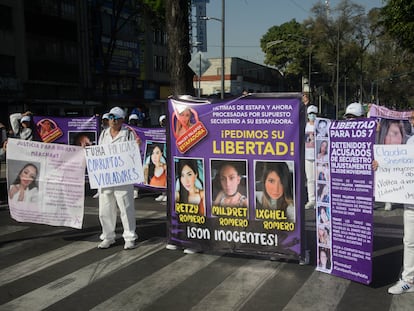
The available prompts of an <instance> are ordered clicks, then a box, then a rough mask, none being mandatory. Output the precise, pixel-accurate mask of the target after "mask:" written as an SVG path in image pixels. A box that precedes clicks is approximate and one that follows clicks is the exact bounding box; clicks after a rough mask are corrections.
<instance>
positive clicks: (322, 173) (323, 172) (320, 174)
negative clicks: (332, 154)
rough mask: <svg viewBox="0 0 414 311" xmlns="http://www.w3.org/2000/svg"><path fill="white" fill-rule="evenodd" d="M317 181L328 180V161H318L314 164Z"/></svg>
mask: <svg viewBox="0 0 414 311" xmlns="http://www.w3.org/2000/svg"><path fill="white" fill-rule="evenodd" d="M316 171H317V179H318V181H329V169H328V163H322V164H321V163H318V164H317V166H316Z"/></svg>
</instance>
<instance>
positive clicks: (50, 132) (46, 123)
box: [36, 118, 63, 143]
mask: <svg viewBox="0 0 414 311" xmlns="http://www.w3.org/2000/svg"><path fill="white" fill-rule="evenodd" d="M36 129H37V132H38V134H39V136H40V138H41V139H42V141H43V142H45V143H51V142H54V141H55V140H56V139H58V138H59V137H60V136H62V135H63V131H62V130H61V129H60V128H59V127H58V126H57V124H56V122H55V121H53V120H52V119H47V118H45V119H42V120H40V121H38V122H37V123H36Z"/></svg>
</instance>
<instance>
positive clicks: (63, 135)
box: [33, 116, 100, 146]
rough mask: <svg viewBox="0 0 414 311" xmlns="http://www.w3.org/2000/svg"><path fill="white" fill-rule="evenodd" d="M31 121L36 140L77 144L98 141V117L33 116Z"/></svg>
mask: <svg viewBox="0 0 414 311" xmlns="http://www.w3.org/2000/svg"><path fill="white" fill-rule="evenodd" d="M33 121H34V126H35V131H34V132H35V137H36V140H38V141H42V142H45V143H58V144H67V145H78V146H81V145H83V144H96V143H97V141H98V137H99V128H100V127H99V117H95V116H94V117H73V118H68V117H49V116H48V117H45V116H34V117H33ZM85 140H88V141H87V142H85Z"/></svg>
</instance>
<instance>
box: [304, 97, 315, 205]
mask: <svg viewBox="0 0 414 311" xmlns="http://www.w3.org/2000/svg"><path fill="white" fill-rule="evenodd" d="M317 113H318V108H317V107H316V106H313V105H312V106H308V108H307V114H308V122H307V123H306V127H305V174H306V184H307V190H308V202H307V203H306V204H305V208H306V209H310V208H314V207H315V201H316V199H315V119H316V115H317Z"/></svg>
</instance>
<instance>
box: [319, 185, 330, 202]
mask: <svg viewBox="0 0 414 311" xmlns="http://www.w3.org/2000/svg"><path fill="white" fill-rule="evenodd" d="M317 198H318V201H319V202H322V203H329V201H330V200H329V199H330V198H329V186H328V185H327V184H318V190H317Z"/></svg>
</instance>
